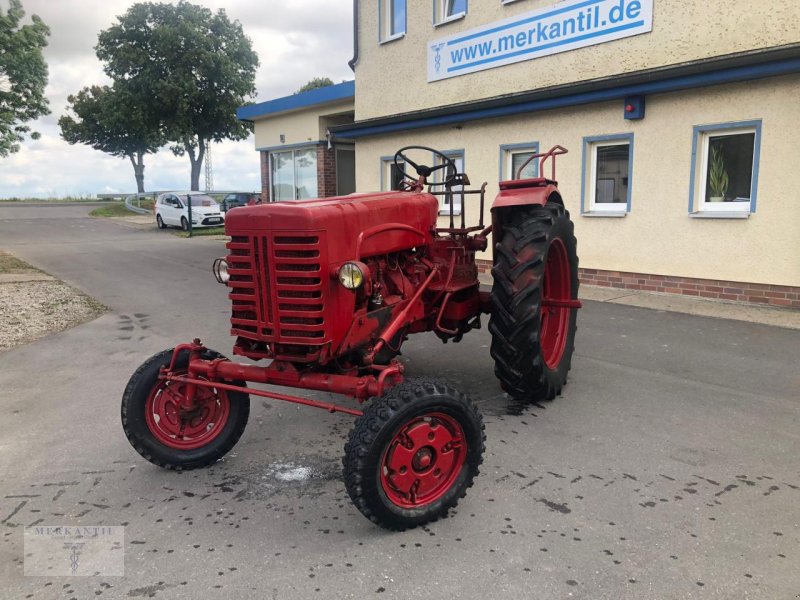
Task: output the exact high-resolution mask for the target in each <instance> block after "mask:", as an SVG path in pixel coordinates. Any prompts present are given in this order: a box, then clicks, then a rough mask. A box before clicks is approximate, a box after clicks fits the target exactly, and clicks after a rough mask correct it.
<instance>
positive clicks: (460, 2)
mask: <svg viewBox="0 0 800 600" xmlns="http://www.w3.org/2000/svg"><path fill="white" fill-rule="evenodd" d="M434 6H435V7H436V10H435V11H434V19H435V23H436V24H438V23H444V22H445V21H449V20H450V19H456V18H458V17H460V16H462V15H464V14H466V12H467V0H434Z"/></svg>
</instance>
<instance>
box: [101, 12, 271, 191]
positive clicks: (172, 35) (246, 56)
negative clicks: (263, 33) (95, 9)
mask: <svg viewBox="0 0 800 600" xmlns="http://www.w3.org/2000/svg"><path fill="white" fill-rule="evenodd" d="M96 51H97V56H98V58H99V59H100V60H101V61H104V62H105V63H106V65H105V68H104V70H105V72H106V74H107V75H108V76H109V77H111V78H112V79H113V80H114V82H115V87H119V88H121V89H124V90H125V92H126V93H127V94H130V97H131V98H138V99H140V102H142V105H143V106H147V107H148V109H149V110H151V111H152V112H153V116H155V117H157V120H159V121H160V122H161V125H162V131H163V132H164V134H165V136H166V139H167V140H168V141H169V142H172V143H173V146H172V151H173V152H174V153H175V154H176V155H178V156H181V155H183V154H188V156H189V161H190V163H191V183H190V186H191V189H198V188H199V187H200V183H199V182H200V172H201V169H202V165H203V159H204V157H205V148H206V142H209V141H213V142H220V141H222V140H226V139H227V140H242V139H245V138H246V137H247V136H248V135H249V133H250V131H251V130H252V125H251V124H249V123H244V122H241V121H238V120H237V119H236V109H237V108H238V107H240V106H242V105H244V104H245V103H246V102H247V98H248V97H252V96H253V95H254V94H255V74H256V68H257V67H258V56H257V55H256V53H255V52H254V51H253V49H252V44H251V42H250V40H249V38H247V36H245V35H244V32H243V30H242V26H241V23H239V21H236V20H234V21H231V20H230V19H229V18H228V16H227V14H226V13H225V10H224V9H220V10H219V11H217V12H216V13H213V12H211V10H209V9H207V8H205V7H202V6H197V5H194V4H190V3H189V2H186V1H185V0H181V1H180V2H178V4H177V5H171V4H160V3H151V2H143V3H138V4H134V5H133V6H131V8H130V9H128V12H126V13H125V14H124V15H122V16H121V17H119V18H118V22H117V23H116V24H115V25H113V26H112V27H110V28H109V29H107V30H105V31H102V32H101V33H100V36H99V40H98V44H97V47H96Z"/></svg>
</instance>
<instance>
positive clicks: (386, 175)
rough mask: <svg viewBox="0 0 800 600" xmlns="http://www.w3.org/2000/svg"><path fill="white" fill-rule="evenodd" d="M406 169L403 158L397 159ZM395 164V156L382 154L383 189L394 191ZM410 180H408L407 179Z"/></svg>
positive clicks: (383, 190)
mask: <svg viewBox="0 0 800 600" xmlns="http://www.w3.org/2000/svg"><path fill="white" fill-rule="evenodd" d="M397 162H398V164H399V165H400V166H401V167H402V168H403V169H405V167H406V163H405V161H403V160H399V161H397ZM393 166H394V156H381V191H382V192H392V191H398V190H392V167H393ZM406 181H408V180H406Z"/></svg>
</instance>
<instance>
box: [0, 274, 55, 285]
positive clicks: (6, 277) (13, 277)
mask: <svg viewBox="0 0 800 600" xmlns="http://www.w3.org/2000/svg"><path fill="white" fill-rule="evenodd" d="M31 281H58V280H57V279H56V278H55V277H50V275H45V274H44V273H0V285H2V284H4V283H28V282H31Z"/></svg>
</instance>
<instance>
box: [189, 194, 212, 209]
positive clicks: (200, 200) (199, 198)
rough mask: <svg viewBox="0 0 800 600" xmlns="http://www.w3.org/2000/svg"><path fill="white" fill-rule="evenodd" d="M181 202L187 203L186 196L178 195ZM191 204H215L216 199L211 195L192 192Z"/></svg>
mask: <svg viewBox="0 0 800 600" xmlns="http://www.w3.org/2000/svg"><path fill="white" fill-rule="evenodd" d="M180 199H181V202H183V203H184V204H188V201H187V196H180ZM191 199H192V206H216V205H217V201H216V200H214V199H213V198H212V197H211V196H206V195H205V194H197V195H195V194H192V195H191Z"/></svg>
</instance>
